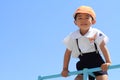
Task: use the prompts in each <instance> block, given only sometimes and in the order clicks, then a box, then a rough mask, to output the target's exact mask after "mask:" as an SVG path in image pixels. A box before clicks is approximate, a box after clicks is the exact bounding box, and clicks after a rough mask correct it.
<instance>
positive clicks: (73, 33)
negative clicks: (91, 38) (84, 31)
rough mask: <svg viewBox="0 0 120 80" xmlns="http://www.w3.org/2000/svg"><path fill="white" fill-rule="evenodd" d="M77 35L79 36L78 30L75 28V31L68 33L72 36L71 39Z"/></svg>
mask: <svg viewBox="0 0 120 80" xmlns="http://www.w3.org/2000/svg"><path fill="white" fill-rule="evenodd" d="M79 36H80V33H79V30H76V31H74V32H72V33H70V37H71V38H73V39H76V38H78V37H79Z"/></svg>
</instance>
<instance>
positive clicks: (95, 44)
mask: <svg viewBox="0 0 120 80" xmlns="http://www.w3.org/2000/svg"><path fill="white" fill-rule="evenodd" d="M76 43H77V47H78V50H79V52H80V53H81V54H82V51H81V49H80V48H79V44H78V39H76ZM94 46H95V51H96V53H99V51H98V49H97V45H96V43H95V42H94Z"/></svg>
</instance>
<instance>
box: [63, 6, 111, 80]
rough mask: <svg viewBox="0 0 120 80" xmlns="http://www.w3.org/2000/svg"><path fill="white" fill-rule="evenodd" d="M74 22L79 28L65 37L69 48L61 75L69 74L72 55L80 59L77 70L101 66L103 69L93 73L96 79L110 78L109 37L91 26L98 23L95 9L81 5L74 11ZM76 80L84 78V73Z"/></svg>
mask: <svg viewBox="0 0 120 80" xmlns="http://www.w3.org/2000/svg"><path fill="white" fill-rule="evenodd" d="M74 23H75V25H76V26H78V28H79V29H78V30H77V31H75V32H73V33H72V34H70V35H68V36H67V37H66V38H65V39H64V43H65V45H66V46H67V48H66V51H65V55H64V64H63V70H62V72H61V75H62V76H63V77H67V76H68V72H69V70H68V66H69V61H70V56H71V55H72V56H73V57H75V58H79V59H80V61H78V62H77V64H76V68H77V70H82V69H84V68H95V67H101V69H102V71H97V72H94V73H93V74H94V75H95V78H96V80H108V75H107V69H108V66H109V65H111V59H110V55H109V51H108V49H107V47H106V43H107V40H108V38H107V36H106V35H105V34H104V33H102V32H101V31H100V30H98V29H95V28H92V27H91V26H92V25H93V24H95V23H96V15H95V12H94V10H93V9H92V8H91V7H89V6H81V7H79V8H78V9H77V10H76V11H75V13H74ZM100 52H101V53H102V54H103V56H104V59H105V61H104V60H103V58H102V57H101V54H100ZM95 78H94V77H92V76H89V80H95ZM75 80H83V75H82V74H78V75H77V76H76V78H75Z"/></svg>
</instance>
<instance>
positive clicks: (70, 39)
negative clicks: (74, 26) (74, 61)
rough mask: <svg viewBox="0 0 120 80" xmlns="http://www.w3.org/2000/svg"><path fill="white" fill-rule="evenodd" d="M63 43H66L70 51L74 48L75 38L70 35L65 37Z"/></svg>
mask: <svg viewBox="0 0 120 80" xmlns="http://www.w3.org/2000/svg"><path fill="white" fill-rule="evenodd" d="M63 43H64V44H65V45H66V48H67V49H69V50H70V51H72V50H73V39H72V38H71V37H70V35H69V36H67V37H65V38H64V40H63Z"/></svg>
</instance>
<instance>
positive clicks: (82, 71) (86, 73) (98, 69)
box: [38, 64, 120, 80]
mask: <svg viewBox="0 0 120 80" xmlns="http://www.w3.org/2000/svg"><path fill="white" fill-rule="evenodd" d="M117 68H120V64H118V65H111V66H109V68H108V69H109V70H110V69H117ZM100 70H101V68H100V67H98V68H92V69H86V68H85V69H83V70H81V71H72V72H69V74H68V75H69V76H72V75H77V74H82V73H83V78H84V80H87V76H88V74H90V75H92V76H94V75H93V74H91V73H92V72H96V71H100ZM58 77H62V76H61V74H54V75H48V76H43V77H41V76H38V80H45V79H51V78H58Z"/></svg>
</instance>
